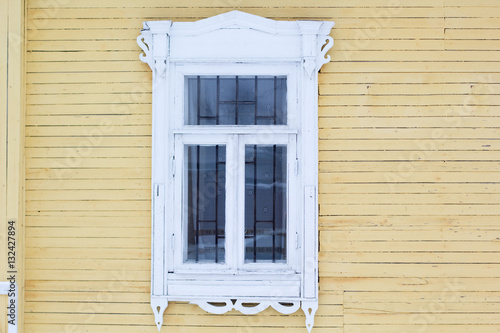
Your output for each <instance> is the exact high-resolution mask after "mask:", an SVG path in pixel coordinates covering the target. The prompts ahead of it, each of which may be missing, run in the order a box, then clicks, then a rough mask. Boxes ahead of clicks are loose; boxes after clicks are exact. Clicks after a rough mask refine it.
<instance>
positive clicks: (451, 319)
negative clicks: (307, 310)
mask: <svg viewBox="0 0 500 333" xmlns="http://www.w3.org/2000/svg"><path fill="white" fill-rule="evenodd" d="M498 318H499V316H498V313H495V314H491V313H459V314H450V313H433V314H432V315H431V316H430V318H426V317H425V316H424V315H421V316H420V317H419V316H415V315H413V314H405V313H378V314H354V313H347V312H346V313H345V314H344V320H345V323H346V324H400V325H405V324H406V325H407V324H408V323H415V322H421V323H426V322H427V323H432V324H436V325H457V324H469V325H470V324H486V325H492V324H497V325H498V324H499V323H500V319H498Z"/></svg>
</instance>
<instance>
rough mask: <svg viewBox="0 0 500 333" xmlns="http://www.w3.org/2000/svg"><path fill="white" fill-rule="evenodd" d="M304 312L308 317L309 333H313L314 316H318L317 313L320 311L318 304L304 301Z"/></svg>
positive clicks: (307, 326)
mask: <svg viewBox="0 0 500 333" xmlns="http://www.w3.org/2000/svg"><path fill="white" fill-rule="evenodd" d="M302 310H303V311H304V314H305V315H306V328H307V331H308V332H309V333H311V330H312V329H313V326H314V315H315V314H316V311H317V310H318V302H317V301H316V302H307V301H303V302H302Z"/></svg>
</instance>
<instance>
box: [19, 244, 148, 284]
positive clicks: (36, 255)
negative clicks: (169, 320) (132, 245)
mask: <svg viewBox="0 0 500 333" xmlns="http://www.w3.org/2000/svg"><path fill="white" fill-rule="evenodd" d="M28 259H36V260H38V259H77V260H81V259H110V260H125V259H131V260H134V259H145V260H150V259H151V250H149V249H109V248H106V249H102V248H96V249H89V248H86V249H68V248H66V249H64V250H61V249H56V248H28V249H26V260H28ZM148 287H149V284H148ZM103 290H105V289H103ZM148 291H149V289H148Z"/></svg>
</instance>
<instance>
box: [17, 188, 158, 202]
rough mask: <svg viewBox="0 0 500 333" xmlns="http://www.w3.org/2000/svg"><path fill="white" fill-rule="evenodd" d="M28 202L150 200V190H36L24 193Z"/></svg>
mask: <svg viewBox="0 0 500 333" xmlns="http://www.w3.org/2000/svg"><path fill="white" fill-rule="evenodd" d="M26 198H27V200H28V201H40V200H45V201H48V200H58V201H65V200H116V201H117V200H151V190H150V189H141V190H104V191H103V190H79V189H74V190H55V191H54V190H50V191H47V190H45V191H44V190H37V191H28V192H27V193H26Z"/></svg>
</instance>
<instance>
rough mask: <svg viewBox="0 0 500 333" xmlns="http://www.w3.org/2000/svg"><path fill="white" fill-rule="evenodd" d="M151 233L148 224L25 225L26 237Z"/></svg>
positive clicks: (147, 234) (131, 235)
mask: <svg viewBox="0 0 500 333" xmlns="http://www.w3.org/2000/svg"><path fill="white" fill-rule="evenodd" d="M150 235H151V229H150V228H149V225H137V226H136V227H128V228H127V227H122V228H120V229H119V230H117V229H116V228H112V227H104V226H103V227H101V228H95V227H87V228H85V227H78V226H69V227H33V226H30V227H27V228H26V237H29V238H30V239H32V238H46V237H47V238H58V237H59V238H64V237H78V238H80V237H89V238H92V237H94V238H95V237H109V238H121V237H123V238H145V237H148V236H150Z"/></svg>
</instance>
